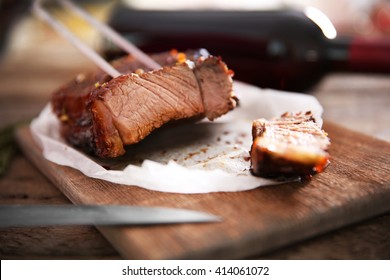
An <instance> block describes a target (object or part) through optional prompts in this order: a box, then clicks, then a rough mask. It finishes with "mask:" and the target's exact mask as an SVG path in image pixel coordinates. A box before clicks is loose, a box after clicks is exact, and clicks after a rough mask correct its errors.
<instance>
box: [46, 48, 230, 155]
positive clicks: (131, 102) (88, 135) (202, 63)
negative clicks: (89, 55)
mask: <svg viewBox="0 0 390 280" xmlns="http://www.w3.org/2000/svg"><path fill="white" fill-rule="evenodd" d="M184 58H185V59H183V54H181V53H176V52H169V53H165V55H160V56H159V57H158V59H156V60H159V61H158V62H160V63H161V64H164V63H165V65H166V66H164V67H163V68H162V69H160V70H156V71H145V70H140V69H139V68H137V67H138V66H140V65H136V66H137V67H134V65H133V64H132V63H133V62H135V61H134V60H132V58H131V57H125V58H122V59H120V60H117V61H115V62H114V63H113V65H114V66H115V67H116V68H117V69H120V71H122V73H123V72H130V73H129V74H125V75H122V76H120V77H117V78H114V79H109V77H107V75H105V74H104V73H97V74H94V75H88V76H84V77H81V78H80V77H79V78H78V79H75V80H74V81H72V82H71V83H70V84H68V85H67V86H64V87H63V88H61V89H60V90H59V91H57V92H56V93H55V94H54V95H53V98H52V105H53V110H54V112H55V113H56V115H57V116H58V117H59V119H60V120H61V123H62V128H61V132H62V135H63V136H64V137H65V139H66V140H67V141H68V142H69V143H71V144H72V145H75V146H78V147H81V148H82V149H83V150H85V151H87V152H90V153H93V154H95V155H97V156H99V157H117V156H120V155H123V154H124V153H125V145H131V144H135V143H137V142H139V141H141V140H142V139H144V138H145V137H146V136H148V135H149V134H150V133H151V132H152V131H153V130H155V129H157V128H159V127H161V126H163V125H165V124H167V123H170V122H174V121H182V120H199V119H202V118H204V117H208V118H209V119H210V120H213V119H215V118H216V117H219V116H221V115H223V114H225V113H227V112H228V111H230V110H232V109H233V108H234V107H235V105H236V98H235V96H234V94H233V91H232V79H231V75H232V73H231V71H229V70H228V68H227V66H226V65H225V64H224V63H223V62H222V60H221V59H220V58H217V57H212V56H209V57H206V58H205V57H197V54H196V52H190V53H189V54H187V55H184ZM188 58H192V59H193V60H192V61H188ZM186 59H187V60H186ZM126 65H128V66H126ZM133 72H135V73H133Z"/></svg>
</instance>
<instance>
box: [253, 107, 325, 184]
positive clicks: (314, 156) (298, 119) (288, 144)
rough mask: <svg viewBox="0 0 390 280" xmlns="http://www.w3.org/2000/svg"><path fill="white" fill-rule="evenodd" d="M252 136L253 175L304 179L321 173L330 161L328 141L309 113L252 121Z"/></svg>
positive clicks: (287, 114) (288, 114)
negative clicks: (299, 177)
mask: <svg viewBox="0 0 390 280" xmlns="http://www.w3.org/2000/svg"><path fill="white" fill-rule="evenodd" d="M252 136H253V144H252V148H251V152H250V156H251V170H252V173H253V174H255V175H259V176H262V177H283V176H285V177H291V176H301V177H304V178H307V177H310V176H311V175H313V174H315V173H318V172H321V171H323V170H324V169H325V167H326V166H327V164H328V162H329V154H328V152H327V150H328V148H329V145H330V140H329V138H328V136H327V133H325V132H324V131H323V130H321V128H320V127H319V126H318V125H317V124H316V123H315V121H314V118H313V116H312V114H311V112H306V113H305V114H302V113H298V114H290V113H286V114H284V115H282V116H281V117H280V118H275V119H273V120H265V119H258V120H255V121H254V122H253V127H252Z"/></svg>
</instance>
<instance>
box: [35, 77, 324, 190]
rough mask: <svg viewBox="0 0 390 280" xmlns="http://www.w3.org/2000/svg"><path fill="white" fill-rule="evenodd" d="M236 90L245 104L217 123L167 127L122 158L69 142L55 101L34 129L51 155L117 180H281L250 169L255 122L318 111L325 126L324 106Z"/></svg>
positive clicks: (201, 184)
mask: <svg viewBox="0 0 390 280" xmlns="http://www.w3.org/2000/svg"><path fill="white" fill-rule="evenodd" d="M234 90H235V92H236V94H237V96H238V97H239V99H240V104H239V106H238V107H237V108H236V109H234V110H233V111H232V112H230V113H228V114H227V115H225V116H223V117H221V118H219V119H217V120H216V121H214V122H209V121H202V122H199V123H196V124H188V125H182V126H177V127H171V128H164V129H162V130H160V131H158V132H156V133H153V134H152V135H151V136H149V137H147V138H146V139H145V140H143V141H142V142H141V143H140V144H137V145H134V146H132V147H129V149H128V151H127V154H126V156H124V157H121V158H118V159H112V160H100V159H97V158H93V157H90V156H88V155H86V154H84V153H82V152H80V151H78V150H77V149H74V148H72V147H71V146H69V145H67V144H66V143H65V141H64V140H63V139H62V138H61V136H60V134H59V126H60V124H59V121H58V120H57V118H56V116H55V115H54V114H53V113H52V111H51V108H50V105H47V106H46V107H45V108H44V110H43V111H42V112H41V114H40V115H39V116H38V117H37V118H36V119H34V120H33V122H32V123H31V131H32V134H33V137H34V139H35V140H36V141H37V143H38V144H39V145H40V146H41V148H42V151H43V155H44V157H45V158H46V159H47V160H49V161H52V162H54V163H57V164H59V165H65V166H70V167H73V168H75V169H78V170H80V171H81V172H82V173H84V174H85V175H86V176H89V177H92V178H97V179H102V180H107V181H110V182H113V183H118V184H123V185H128V186H138V187H142V188H146V189H150V190H155V191H161V192H174V193H208V192H233V191H244V190H249V189H253V188H256V187H260V186H265V185H273V184H279V183H280V182H278V181H274V180H269V179H264V178H260V177H255V176H253V175H251V174H250V171H249V168H250V161H249V150H250V146H251V144H252V136H251V129H252V121H253V120H254V119H257V118H272V117H276V116H280V115H281V114H283V113H285V112H299V111H302V112H305V111H312V112H313V114H314V117H315V119H316V121H317V123H318V124H319V125H320V126H322V118H321V116H322V112H323V109H322V106H321V105H320V103H319V102H318V101H317V99H316V98H315V97H313V96H310V95H306V94H298V93H291V92H282V91H276V90H270V89H260V88H258V87H255V86H251V85H247V84H243V83H240V82H235V83H234ZM103 166H104V167H103Z"/></svg>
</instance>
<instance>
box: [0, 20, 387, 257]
mask: <svg viewBox="0 0 390 280" xmlns="http://www.w3.org/2000/svg"><path fill="white" fill-rule="evenodd" d="M37 27H40V26H39V24H38V23H35V22H34V23H32V22H30V21H28V20H26V21H25V22H23V23H22V24H21V25H20V26H19V27H18V28H19V29H23V30H24V32H28V31H34V32H35V34H34V36H33V37H32V38H28V39H23V36H19V37H18V36H16V37H14V38H12V40H11V45H10V49H9V51H8V52H7V53H6V54H5V55H4V56H3V57H2V63H1V66H0V127H3V126H4V125H7V124H10V123H14V122H15V121H17V120H23V119H28V118H31V117H34V116H36V115H37V114H38V113H39V111H40V110H41V109H42V108H43V106H44V105H45V104H46V103H47V102H48V100H49V96H50V93H51V92H52V91H53V90H54V89H56V88H57V87H58V86H59V85H61V84H62V83H64V82H66V81H68V80H69V79H71V78H72V77H73V76H74V75H75V74H77V73H79V72H81V71H85V70H88V69H91V68H92V67H93V65H92V64H91V63H90V62H89V61H87V60H86V59H85V58H83V57H82V56H80V54H79V53H78V52H77V51H75V50H74V49H73V48H72V47H68V46H67V44H66V43H64V42H63V41H62V40H61V39H60V38H58V37H56V36H53V33H52V32H51V31H50V30H47V29H37ZM25 30H27V31H25ZM37 30H38V31H37ZM17 31H18V30H17ZM19 32H20V31H19ZM16 33H17V32H16ZM23 34H27V33H23ZM49 39H50V40H49ZM23 40H28V41H25V42H24V41H23ZM59 46H61V47H59ZM389 78H390V76H389V75H363V74H345V73H343V74H340V73H333V74H330V75H328V76H326V77H325V78H324V79H323V80H322V81H321V82H320V83H319V84H318V85H317V87H316V88H314V89H312V90H311V93H312V94H313V95H315V96H316V97H317V98H318V99H319V100H320V102H321V103H322V105H323V106H324V108H325V114H324V118H325V119H326V120H328V121H334V122H336V123H338V124H340V125H343V126H345V127H348V128H350V129H354V130H358V131H361V132H363V133H366V134H370V135H372V136H374V137H377V138H381V139H383V140H386V141H390V129H389V123H390V110H389V108H390V79H389ZM17 203H19V204H67V203H70V201H69V200H68V199H67V198H66V197H65V196H64V195H63V194H62V193H61V192H60V191H59V190H58V189H57V188H56V187H55V186H54V185H52V184H51V183H50V182H49V181H48V180H47V179H46V178H45V177H44V176H43V175H42V174H41V173H40V172H39V171H38V170H37V169H36V168H35V167H34V166H33V165H32V164H31V163H30V162H29V161H28V160H27V159H26V158H25V156H24V155H23V154H22V153H18V154H17V156H16V157H15V159H14V160H13V161H12V164H11V166H10V167H9V170H8V171H7V173H6V175H5V176H4V177H2V178H0V204H17ZM0 257H1V258H2V259H120V258H121V257H120V255H119V254H118V253H117V252H116V251H115V249H114V248H113V247H112V246H111V245H110V243H108V242H107V241H106V240H105V239H104V237H102V235H101V234H100V233H99V232H98V231H97V230H96V229H95V228H94V227H90V226H78V227H73V226H72V227H45V228H27V229H24V228H21V229H3V230H0ZM252 258H260V259H388V258H390V214H386V215H382V216H379V217H376V218H373V219H370V220H367V221H362V222H360V223H358V224H355V225H352V226H349V227H346V228H343V229H339V230H336V231H333V232H329V233H326V234H323V235H321V236H317V237H315V238H312V239H310V240H305V241H303V242H300V243H298V244H294V245H290V246H289V247H286V248H281V249H279V250H278V251H273V252H269V253H266V254H263V255H260V256H253V257H252Z"/></svg>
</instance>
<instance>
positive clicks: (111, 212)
mask: <svg viewBox="0 0 390 280" xmlns="http://www.w3.org/2000/svg"><path fill="white" fill-rule="evenodd" d="M220 220H221V219H220V217H218V216H214V215H211V214H208V213H204V212H199V211H193V210H187V209H176V208H165V207H141V206H125V205H0V228H5V227H33V226H66V225H100V226H124V225H152V224H177V223H206V222H218V221H220Z"/></svg>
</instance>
